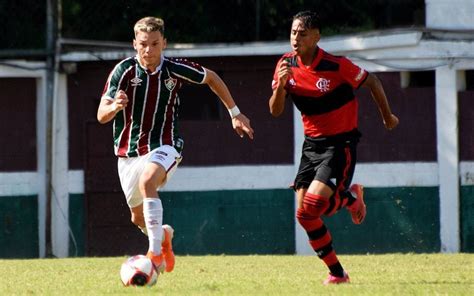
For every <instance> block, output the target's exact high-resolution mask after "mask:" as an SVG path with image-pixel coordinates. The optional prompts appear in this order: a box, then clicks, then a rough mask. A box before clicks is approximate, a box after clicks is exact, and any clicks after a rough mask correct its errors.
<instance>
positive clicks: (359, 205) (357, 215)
mask: <svg viewBox="0 0 474 296" xmlns="http://www.w3.org/2000/svg"><path fill="white" fill-rule="evenodd" d="M349 191H350V192H351V193H352V194H353V195H355V196H356V197H357V198H356V200H355V202H354V203H353V204H352V205H350V206H348V207H347V210H348V211H349V212H350V213H351V216H352V222H353V223H354V224H361V223H362V222H364V219H365V214H366V213H367V209H366V206H365V203H364V186H362V185H360V184H353V185H352V186H351V188H349Z"/></svg>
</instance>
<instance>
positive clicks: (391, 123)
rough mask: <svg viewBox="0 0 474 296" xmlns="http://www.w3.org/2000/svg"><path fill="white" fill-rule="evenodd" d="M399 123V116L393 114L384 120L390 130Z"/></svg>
mask: <svg viewBox="0 0 474 296" xmlns="http://www.w3.org/2000/svg"><path fill="white" fill-rule="evenodd" d="M398 123H399V120H398V117H397V116H395V115H393V114H390V117H389V118H387V119H384V120H383V124H384V125H385V128H386V129H388V130H392V129H394V128H396V127H397V125H398Z"/></svg>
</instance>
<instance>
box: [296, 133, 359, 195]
mask: <svg viewBox="0 0 474 296" xmlns="http://www.w3.org/2000/svg"><path fill="white" fill-rule="evenodd" d="M359 138H360V133H359V132H358V131H357V130H354V131H352V132H349V133H345V134H340V135H336V136H331V137H325V138H311V137H305V141H304V143H303V151H302V155H301V162H300V166H299V169H298V174H297V175H296V178H295V182H294V189H295V190H296V189H300V188H308V187H309V185H310V184H311V182H312V181H313V180H318V181H320V182H322V183H324V184H326V185H328V186H329V187H331V188H332V189H333V190H336V188H337V191H346V190H347V189H348V188H349V186H350V184H351V182H352V177H353V175H354V169H355V164H356V157H357V143H358V142H359ZM332 180H335V182H333V181H332Z"/></svg>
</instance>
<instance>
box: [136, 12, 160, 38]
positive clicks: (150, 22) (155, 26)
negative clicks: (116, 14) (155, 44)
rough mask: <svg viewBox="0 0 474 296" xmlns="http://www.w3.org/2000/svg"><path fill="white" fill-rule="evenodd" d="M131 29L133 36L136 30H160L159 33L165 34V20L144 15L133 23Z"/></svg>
mask: <svg viewBox="0 0 474 296" xmlns="http://www.w3.org/2000/svg"><path fill="white" fill-rule="evenodd" d="M133 31H134V32H135V36H136V35H137V34H138V32H148V33H149V32H156V31H158V32H160V33H161V35H163V36H164V35H165V22H164V21H163V20H162V19H160V18H157V17H152V16H147V17H144V18H142V19H140V20H138V22H136V23H135V26H134V27H133Z"/></svg>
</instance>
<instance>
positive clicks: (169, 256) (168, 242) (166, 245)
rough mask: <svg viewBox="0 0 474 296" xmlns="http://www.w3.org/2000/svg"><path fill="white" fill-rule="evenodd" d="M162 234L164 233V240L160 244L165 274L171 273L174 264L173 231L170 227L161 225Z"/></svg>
mask: <svg viewBox="0 0 474 296" xmlns="http://www.w3.org/2000/svg"><path fill="white" fill-rule="evenodd" d="M163 233H164V239H163V242H162V243H161V254H163V257H164V259H165V263H166V267H165V271H166V272H172V271H173V269H174V263H175V258H174V253H173V244H172V240H173V234H174V229H173V227H171V226H170V225H166V224H165V225H163Z"/></svg>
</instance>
